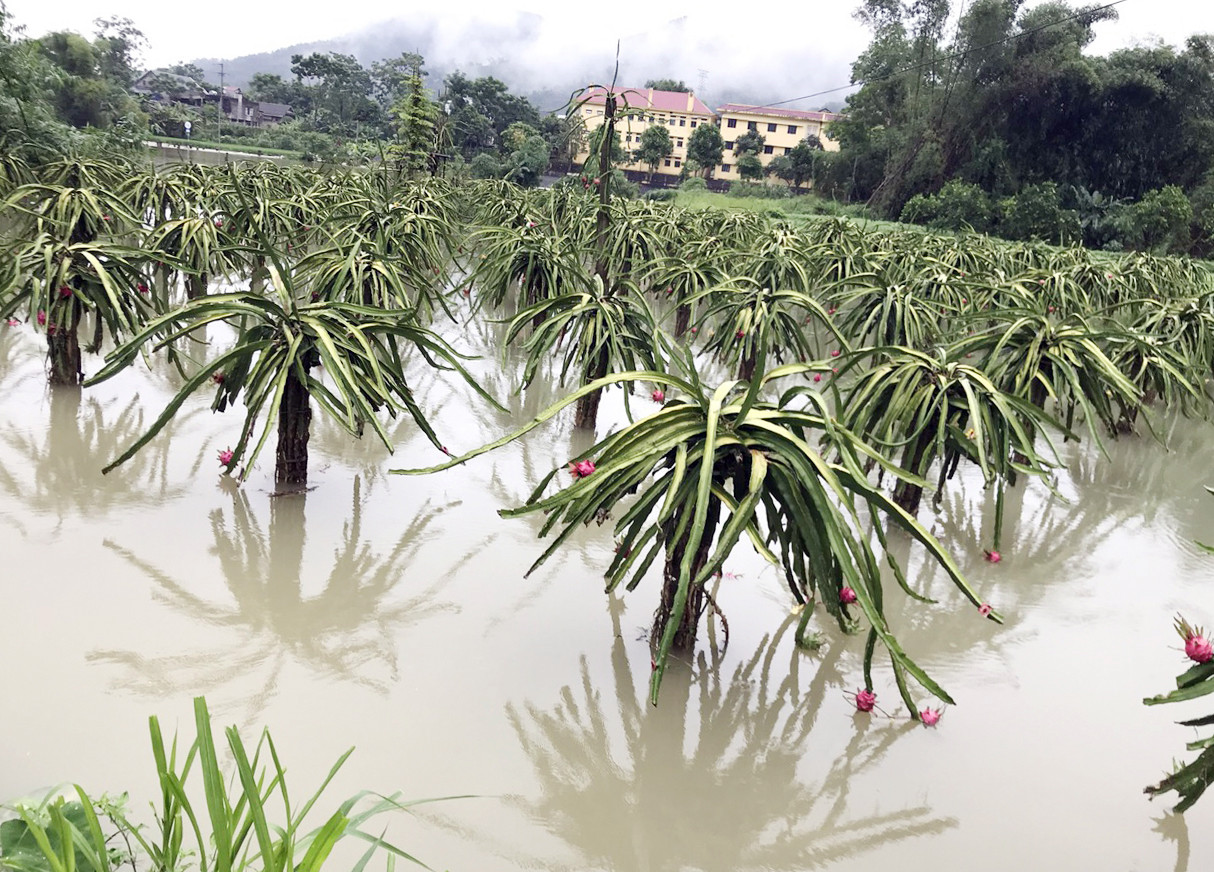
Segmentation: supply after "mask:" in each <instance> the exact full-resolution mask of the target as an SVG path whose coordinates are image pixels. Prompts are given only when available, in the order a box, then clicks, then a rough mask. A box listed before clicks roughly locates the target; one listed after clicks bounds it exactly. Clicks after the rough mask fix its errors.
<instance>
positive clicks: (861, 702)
mask: <svg viewBox="0 0 1214 872" xmlns="http://www.w3.org/2000/svg"><path fill="white" fill-rule="evenodd" d="M876 705H877V695H876V694H875V693H873V692H872V691H871V690H868V689H864V690H857V691H856V711H861V712H871V711H872V710H873V709H874V708H875V707H876Z"/></svg>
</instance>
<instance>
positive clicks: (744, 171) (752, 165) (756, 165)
mask: <svg viewBox="0 0 1214 872" xmlns="http://www.w3.org/2000/svg"><path fill="white" fill-rule="evenodd" d="M738 175H740V176H741V177H742V178H744V179H746V180H747V181H748V182H757V181H760V180H761V179H762V178H763V161H761V160H759V158H758V157H757V156H756V155H753V154H751V153H749V152H747V153H746V154H744V155H742V156H741V157H740V158H738Z"/></svg>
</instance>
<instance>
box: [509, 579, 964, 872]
mask: <svg viewBox="0 0 1214 872" xmlns="http://www.w3.org/2000/svg"><path fill="white" fill-rule="evenodd" d="M621 611H622V607H621V605H620V602H619V601H618V600H614V601H613V605H612V615H613V622H614V625H615V631H616V638H615V641H614V642H613V644H612V651H611V662H612V667H613V671H614V679H615V697H616V698H615V701H614V702H615V704H614V705H607V704H604V699H603V695H602V692H601V691H602V684H601V682H596V681H594V680H593V679H592V676H591V675H590V669H589V667H588V665H587V663H586V660H585V659H584V658H583V660H582V669H581V682H580V687H578V688H570V687H565V688H563V689H562V691H561V700H560V702H558V703H557V704H556V705H555V706H553V707H552V708H550V709H542V708H540V707H538V706H535V705H532V704H526V705H525V706H524V707H523V709H522V710H520V709H519V708H516V707H515V706H513V705H511V706H508V708H507V713H508V715H509V717H510V720H511V722H512V724H513V725H514V728H515V730H516V732H517V733H518V736H519V740H520V742H521V743H522V745H523V748H524V750H525V751H526V752H527V755H528V756H529V757H530V759H531V763H532V766H533V767H534V770H535V774H536V777H537V778H538V779H539V782H540V791H541V793H540V796H539V798H538V799H526V798H518V799H517V800H516V801H517V803H518V804H519V805H520V806H521V807H522V808H523V810H524V811H525V812H526V813H527V814H528V815H529V816H531V817H532V818H533V819H535V820H541V821H545V822H546V823H547V825H548V827H549V829H550V830H551V831H552V832H553V833H554V834H556V835H558V836H560V837H561V838H562V839H564V840H565V841H566V842H568V843H569V844H570V845H571V846H573V847H574V848H575V849H576V850H577V851H578V852H579V853H580V856H579V863H580V864H581V865H582V866H583V867H585V868H596V869H598V868H601V869H651V870H668V869H669V870H678V869H689V868H690V869H731V870H742V869H805V868H811V867H812V868H820V867H822V866H825V865H827V864H828V863H830V862H837V861H839V860H843V859H846V858H848V857H852V856H855V855H857V854H859V853H861V852H863V851H864V850H865V849H866V848H873V847H877V846H880V845H882V844H887V843H889V842H891V841H897V840H901V839H908V838H914V837H916V836H922V835H928V834H932V833H939V832H942V831H943V830H945V829H948V828H950V827H953V826H955V825H956V821H955V820H954V819H952V818H942V817H935V816H933V815H932V813H931V809H930V808H929V807H927V806H916V807H912V808H907V809H902V810H900V811H894V812H888V813H884V814H870V815H855V814H853V813H852V812H851V810H850V809H849V807H848V785H849V784H850V782H851V779H853V778H855V777H856V776H858V775H860V774H862V773H863V772H865V771H866V770H869V769H870V768H872V767H874V766H876V765H877V764H878V763H879V761H880V759H881V757H882V756H883V755H884V754H885V752H886V751H887V750H888V749H889V747H890V745H891V744H892V743H893V742H894V741H895V740H896V739H897V737H898V736H900V735H902V734H903V732H904V729H902V728H890V729H880V730H873V729H868V730H866V729H860V730H856V731H855V732H854V733H853V734H852V735H851V737H850V739H849V741H848V745H847V747H846V749H845V750H844V751H843V753H842V754H841V756H840V757H839V758H838V759H837V760H836V761H835V763H834V764H833V765H832V766H831V767H830V770H829V771H828V772H827V773H826V774H825V775H824V776H823V778H822V780H821V782H820V783H818V784H811V783H807V782H805V781H803V780H802V779H801V778H799V777H798V774H797V764H798V761H800V760H801V759H802V757H803V753H804V749H805V747H807V744H808V741H809V738H810V734H811V733H812V731H813V728H814V725H815V722H816V715H817V713H818V711H819V709H820V706H821V703H822V700H823V698H824V696H825V694H826V693H827V692H831V691H833V690H834V689H835V688H837V686H838V683H839V673H838V670H837V664H836V662H835V660H834V658H835V657H837V656H838V654H837V653H836V654H830V653H827V654H826V655H825V656H826V657H827V658H829V659H827V660H826V661H824V662H822V663H820V664H818V666H817V668H816V670H815V672H814V674H813V677H812V678H811V679H810V680H809V681H808V682H805V681H804V680H803V679H802V677H801V675H800V671H799V669H798V664H799V662H800V660H801V658H802V657H803V656H805V655H802V654H800V653H793V655H792V657H793V661H792V664H791V668H789V667H786V666H785V664H784V663H783V662H778V661H779V657H778V653H779V652H780V650H781V642H782V641H783V640H784V637H785V636H786V635H787V633H788V630H789V629H790V627H792V626H793V624H794V619H792V618H790V619H789V620H788V621H786V622H785V624H784V625H783V626H782V627H781V628H780V629H779V630H778V631H777V633H776V635H775V637H774V638H772V639H770V640H766V639H765V640H764V644H762V645H760V646H759V647H758V649H757V650H756V651H755V653H754V654H753V655H752V656H751V657H750V658H749V659H748V660H746V661H744V662H742V663H740V664H739V665H738V666H737V667H736V668H735V670H734V673H733V675H732V676H731V677H730V678H729V679H728V680H723V679H722V677H721V672H720V669H719V666H720V663H719V662H714V663H708V662H707V661H708V659H709V658H708V657H706V656H705V655H704V654H703V653H701V654H700V656H699V662H698V664H697V665H696V667H695V668H681V669H678V670H672V671H671V674H670V675H669V677H668V679H667V680H668V681H669V682H670V685H671V686H670V687H669V688H668V690H667V694H666V695H665V696H663V699H662V705H661V706H659V707H658V708H657V709H652V708H648V707H647V706H646V704H645V696H646V694H645V691H644V688H643V687H638V686H637V685H636V684H635V683H634V680H633V666H632V664H631V663H630V662H629V648H628V645H627V644H626V643H625V641H624V638H623V634H622V633H621V632H620V616H621ZM632 647H633V648H634V649H639V650H646V649H645V648H644V647H643V646H639V645H634V646H632ZM783 650H788V647H787V646H785V647H784V648H783ZM841 650H842V648H841V647H839V648H838V649H837V651H841ZM712 659H714V660H718V659H719V658H717V656H716V655H712ZM684 666H685V667H686V666H688V665H687V664H684ZM676 675H677V679H676ZM781 675H782V677H781ZM676 687H677V690H676ZM803 688H804V689H803ZM613 711H614V714H617V715H618V719H619V720H618V723H617V722H615V720H614V717H613ZM697 713H698V726H697V725H696V724H695V721H694V720H693V719H694V718H696V715H697ZM689 727H691V728H693V729H694V733H692V734H691V735H690V736H689V735H688V728H689ZM619 740H622V742H623V745H624V747H623V748H617V747H615V746H614V743H615V742H618V741H619ZM689 827H692V829H689ZM531 862H532V864H533V866H532V868H535V867H540V866H544V865H546V864H544V863H543V861H540V860H532V861H531Z"/></svg>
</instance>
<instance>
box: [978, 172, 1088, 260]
mask: <svg viewBox="0 0 1214 872" xmlns="http://www.w3.org/2000/svg"><path fill="white" fill-rule="evenodd" d="M1002 212H1003V218H1002V220H1001V221H1000V224H999V229H998V233H999V235H1000V236H1003V237H1006V238H1007V239H1022V240H1026V241H1027V240H1041V241H1043V242H1052V243H1056V244H1058V245H1067V244H1069V243H1071V242H1074V241H1076V240H1078V239H1079V238H1080V231H1079V215H1078V214H1077V213H1076V212H1074V211H1073V210H1070V209H1063V208H1062V201H1061V199H1060V198H1059V196H1058V186H1057V185H1056V184H1054V183H1053V182H1042V183H1040V184H1037V185H1026V186H1025V187H1023V188H1021V189H1020V193H1018V194H1016V196H1014V197H1009V198H1007V199H1006V200H1004V201H1003V203H1002Z"/></svg>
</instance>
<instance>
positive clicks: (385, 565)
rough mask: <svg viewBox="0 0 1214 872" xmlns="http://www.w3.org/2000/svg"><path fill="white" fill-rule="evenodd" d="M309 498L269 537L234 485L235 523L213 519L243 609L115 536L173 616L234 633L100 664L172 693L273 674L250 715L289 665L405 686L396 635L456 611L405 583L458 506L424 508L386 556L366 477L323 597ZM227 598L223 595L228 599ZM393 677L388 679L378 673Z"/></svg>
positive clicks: (278, 512)
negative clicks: (194, 646) (400, 681)
mask: <svg viewBox="0 0 1214 872" xmlns="http://www.w3.org/2000/svg"><path fill="white" fill-rule="evenodd" d="M305 502H306V495H304V494H297V495H292V496H289V497H279V498H274V499H271V502H270V522H269V527H268V530H266V531H264V532H263V530H262V528H261V526H260V524H259V523H258V520H257V517H256V515H255V514H254V512H253V510H252V509H251V508H250V506H249V502H248V498H247V497H246V495H245V494H244V493H243V492H242V491H239V490H236V489H235V488H233V493H232V514H231V519H230V522H229V521H228V519H227V518H225V515H224V512H223V511H222V510H216V511H214V512H212V514H211V527H212V534H213V535H214V538H215V546H214V549H213V553H214V554H215V555H216V557H217V558H218V560H219V565H220V569H221V572H222V575H223V580H224V590H225V592H226V593H227V595H228V596H229V597H230V598H231V604H229V602H228V601H227V600H226V599H225V598H223V597H219V596H214V595H207V594H202V595H199V594H196V593H194V592H192V591H191V590H189V589H188V587H187V586H186V585H185V584H183V583H182V582H180V581H178V580H177V579H176V578H174V577H173V576H172V575H170V574H169V573H167V572H164V571H162V570H160V569H158V568H157V567H155V566H153V565H151V564H150V563H148V562H146V561H144V560H142V559H140V558H139V557H138V556H137V555H136V554H135V553H134V552H132V551H130V550H128V549H126V548H124V547H122V546H120V545H118V544H116V543H114V542H112V541H109V540H107V541H106V543H105V544H106V546H107V547H109V548H111V549H112V550H113V551H115V552H116V553H117V554H119V555H120V556H122V557H123V558H125V559H126V560H127V561H128V562H129V563H131V565H132V566H134V567H136V568H137V569H139V570H140V571H141V572H143V573H144V574H145V575H147V576H148V577H149V578H150V579H151V580H152V582H153V583H154V585H155V587H154V588H153V590H154V592H155V594H156V596H157V598H158V599H160V600H161V601H162V602H163V603H164V604H165V605H167V606H168V607H169V608H170V609H172V610H173V611H175V612H178V613H179V614H181V615H183V616H184V617H186V618H188V619H190V620H192V621H195V622H198V623H202V624H206V625H209V626H213V627H220V628H225V629H229V630H232V631H234V632H235V633H236V635H237V637H238V638H237V640H236V641H235V643H234V644H233V643H232V640H230V639H223V640H220V641H218V642H217V643H215V644H214V645H213V646H208V647H207V648H205V649H202V650H194V651H184V652H181V653H177V654H170V655H165V656H161V657H155V658H145V657H143V656H142V655H140V654H139V653H138V652H136V651H123V650H101V651H95V652H93V653H91V654H90V655H89V659H90V660H91V661H94V662H100V663H109V664H117V665H118V666H120V667H121V668H122V670H123V671H124V672H126V673H127V675H126V677H125V678H122V679H119V680H118V681H117V682H116V683H117V684H118V686H120V687H123V688H125V689H127V690H131V691H134V692H136V693H142V694H156V695H160V694H163V693H165V692H167V691H169V690H170V689H172V690H178V689H182V690H184V689H187V688H188V689H190V690H191V692H199V691H208V692H209V691H210V690H212V689H214V688H219V687H223V686H227V685H229V683H230V682H232V680H233V679H234V678H236V677H239V676H247V677H250V678H251V677H253V676H257V675H258V674H261V675H263V676H264V681H262V682H261V684H260V689H258V690H254V691H253V692H252V693H250V694H249V695H247V697H246V698H245V700H244V702H245V704H246V705H247V706H248V708H249V712H250V716H251V715H252V714H253V713H255V712H257V711H259V710H261V709H262V708H263V707H264V705H265V703H266V702H268V700H269V699H270V697H271V696H272V695H273V693H274V690H275V687H276V686H277V682H278V678H279V676H280V675H281V673H282V669H283V667H284V665H286V663H287V662H288V661H289V660H294V661H296V662H299V663H301V664H303V665H305V666H306V667H308V668H309V669H311V670H313V671H315V672H318V673H321V674H323V675H326V676H328V677H330V678H334V679H337V680H340V681H344V682H351V683H355V684H359V685H362V686H363V687H366V688H369V689H371V690H373V691H375V692H378V693H384V692H386V691H387V689H388V688H389V687H390V686H391V685H392V683H393V682H394V681H395V680H396V679H397V677H398V675H399V669H398V664H397V656H396V639H397V638H398V636H399V633H400V631H401V629H402V628H404V627H406V626H408V625H409V624H413V623H415V622H417V621H419V620H421V619H423V618H425V617H426V616H428V615H431V614H433V613H435V612H438V611H444V610H452V609H454V608H455V607H454V606H452V605H450V604H447V603H442V602H438V601H437V600H436V596H437V593H438V587H439V584H440V580H435V581H433V582H432V583H431V584H430V585H429V586H427V587H425V588H423V589H422V590H420V591H417V592H412V591H410V590H409V589H408V588H407V587H405V586H404V585H402V582H403V581H404V577H405V568H406V567H407V566H408V565H409V564H410V563H411V562H412V561H414V560H415V558H416V557H417V552H418V550H419V548H420V547H421V545H422V544H423V543H424V542H425V541H426V540H427V538H428V531H429V530H430V528H431V527H432V526H433V525H434V524H435V523H436V522H439V519H440V518H441V516H442V515H443V513H444V512H445V511H447V510H448V509H450V508H452V507H453V506H454V505H457V503H452V504H448V505H446V506H431V505H429V504H427V505H425V506H423V507H422V508H421V510H419V511H418V512H417V514H416V516H415V517H414V518H412V520H410V521H409V522H408V524H407V526H406V527H405V529H404V531H403V532H402V533H401V535H400V536H399V537H398V538H397V540H396V542H395V544H394V545H393V546H392V547H391V549H390V550H388V551H387V552H386V553H377V552H376V551H374V550H373V549H372V547H371V546H370V545H369V544H368V543H367V542H366V541H365V539H364V535H363V528H362V519H363V508H364V505H363V504H364V502H365V500H364V499H363V498H362V497H361V495H360V482H359V479H357V478H355V480H354V485H353V494H352V498H351V503H352V508H351V516H350V520H349V521H347V522H346V523H345V524H344V525H343V529H342V535H341V539H340V541H339V542H338V545H337V547H336V549H335V550H334V554H333V560H332V564H331V567H330V568H329V570H328V573H327V575H326V576H325V580H324V584H323V585H322V587H321V590H320V592H319V593H317V594H314V595H309V594H306V593H305V591H304V580H305V579H306V578H307V577H308V575H309V573H308V572H306V570H305V568H304V544H305V531H306V525H305V522H304V506H305ZM216 593H217V592H216ZM377 666H378V667H379V669H380V671H382V672H384V673H386V674H384V675H382V676H379V677H377V676H376V675H374V674H373V673H374V671H375V668H376V667H377Z"/></svg>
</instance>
